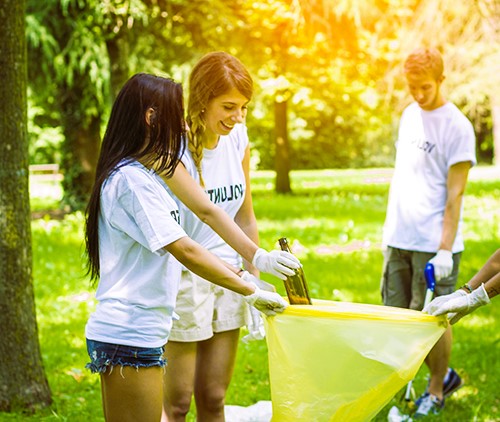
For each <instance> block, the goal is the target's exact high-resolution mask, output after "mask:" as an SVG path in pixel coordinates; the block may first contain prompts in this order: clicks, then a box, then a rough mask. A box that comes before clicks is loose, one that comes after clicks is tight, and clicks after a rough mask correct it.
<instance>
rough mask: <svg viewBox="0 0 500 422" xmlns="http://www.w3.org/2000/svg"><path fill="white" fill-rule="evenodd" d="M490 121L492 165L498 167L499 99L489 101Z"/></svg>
mask: <svg viewBox="0 0 500 422" xmlns="http://www.w3.org/2000/svg"><path fill="white" fill-rule="evenodd" d="M491 120H492V122H493V124H492V126H493V164H494V165H495V166H497V167H500V97H492V99H491Z"/></svg>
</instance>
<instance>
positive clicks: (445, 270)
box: [429, 249, 453, 281]
mask: <svg viewBox="0 0 500 422" xmlns="http://www.w3.org/2000/svg"><path fill="white" fill-rule="evenodd" d="M429 262H430V263H431V264H432V265H434V275H435V276H436V281H439V280H441V279H442V278H446V277H448V276H449V275H450V274H451V272H452V271H453V254H452V253H451V251H447V250H445V249H439V250H438V251H437V254H436V255H434V256H433V257H432V258H431V259H429Z"/></svg>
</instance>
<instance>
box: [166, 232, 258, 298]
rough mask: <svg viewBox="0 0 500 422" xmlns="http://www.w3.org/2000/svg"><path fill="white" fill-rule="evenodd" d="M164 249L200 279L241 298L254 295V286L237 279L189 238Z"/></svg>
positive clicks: (213, 256) (183, 238)
mask: <svg viewBox="0 0 500 422" xmlns="http://www.w3.org/2000/svg"><path fill="white" fill-rule="evenodd" d="M164 249H165V250H166V251H168V252H170V253H171V254H172V255H173V256H174V257H175V258H176V259H177V260H178V261H179V262H180V263H181V264H183V265H184V266H185V267H186V268H187V269H189V270H190V271H192V272H193V273H195V274H197V275H199V276H200V277H202V278H204V279H206V280H208V281H211V282H212V283H215V284H218V285H219V286H222V287H225V288H227V289H230V290H232V291H234V292H236V293H239V294H242V295H243V296H247V295H250V294H252V293H254V291H255V286H253V285H252V284H250V283H247V282H246V281H244V280H243V279H242V278H240V277H238V276H237V275H236V274H235V273H234V271H232V270H231V269H230V267H229V268H228V266H227V264H226V263H224V262H223V261H222V260H221V259H219V258H217V257H216V256H215V255H213V254H212V253H210V252H209V251H207V250H206V249H205V248H203V247H202V246H201V245H199V244H198V243H196V242H195V241H194V240H192V239H191V238H189V237H187V236H186V237H182V238H181V239H179V240H177V241H175V242H173V243H170V244H169V245H167V246H165V247H164Z"/></svg>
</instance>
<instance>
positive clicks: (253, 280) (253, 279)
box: [241, 271, 276, 292]
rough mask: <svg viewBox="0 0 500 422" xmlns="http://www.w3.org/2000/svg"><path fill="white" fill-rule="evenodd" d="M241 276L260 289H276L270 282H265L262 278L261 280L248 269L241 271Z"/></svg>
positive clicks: (268, 290)
mask: <svg viewBox="0 0 500 422" xmlns="http://www.w3.org/2000/svg"><path fill="white" fill-rule="evenodd" d="M241 278H242V279H243V280H245V281H247V282H249V283H253V284H255V285H256V286H257V287H258V288H259V289H261V290H265V291H267V292H275V291H276V288H275V287H274V286H273V285H272V284H271V283H267V282H265V281H264V280H261V279H260V278H258V277H255V276H254V275H253V274H250V273H249V272H248V271H243V274H241Z"/></svg>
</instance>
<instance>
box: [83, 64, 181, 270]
mask: <svg viewBox="0 0 500 422" xmlns="http://www.w3.org/2000/svg"><path fill="white" fill-rule="evenodd" d="M148 112H149V113H150V115H149V116H150V117H149V124H148V122H147V119H146V114H147V113H148ZM184 135H185V122H184V109H183V101H182V86H181V84H179V83H176V82H174V81H173V80H171V79H167V78H162V77H159V76H154V75H148V74H145V73H138V74H136V75H134V76H132V77H131V78H130V79H129V80H128V81H127V82H126V83H125V85H124V86H123V88H122V89H121V90H120V92H119V93H118V96H117V97H116V100H115V102H114V104H113V108H112V109H111V115H110V117H109V121H108V125H107V128H106V132H105V134H104V139H103V142H102V145H101V151H100V154H99V160H98V162H97V169H96V178H95V183H94V187H93V190H92V194H91V196H90V200H89V203H88V206H87V219H86V225H85V243H86V250H87V259H88V263H87V264H88V274H90V278H91V280H96V279H97V278H98V277H99V274H100V265H99V236H98V220H99V213H100V209H101V206H100V199H101V188H102V185H103V183H104V182H105V181H106V179H107V178H108V177H109V176H110V175H111V174H112V173H113V172H114V171H116V170H117V169H118V168H119V166H120V162H121V161H122V160H124V159H127V158H129V159H136V160H140V159H141V158H144V159H145V160H147V161H148V162H151V160H154V161H155V169H156V171H158V172H161V173H162V175H164V176H166V177H170V176H172V174H173V172H174V170H175V167H176V166H177V164H178V163H179V160H180V157H181V155H182V153H183V151H184V145H185V141H184V138H185V136H184ZM124 163H126V161H125V162H124ZM124 163H122V164H121V165H124Z"/></svg>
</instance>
